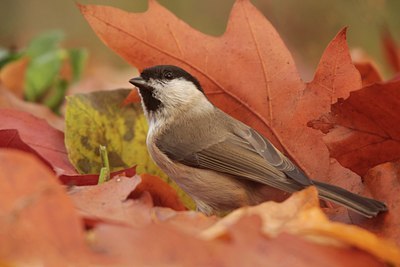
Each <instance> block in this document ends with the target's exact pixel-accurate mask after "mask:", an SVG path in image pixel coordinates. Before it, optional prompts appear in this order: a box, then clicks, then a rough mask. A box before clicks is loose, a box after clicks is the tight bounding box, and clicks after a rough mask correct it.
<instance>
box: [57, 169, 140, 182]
mask: <svg viewBox="0 0 400 267" xmlns="http://www.w3.org/2000/svg"><path fill="white" fill-rule="evenodd" d="M135 174H136V166H133V167H130V168H127V169H123V170H119V171H115V172H111V173H110V177H111V178H114V177H116V176H118V175H123V176H128V177H132V176H134V175H135ZM59 179H60V181H61V183H63V184H65V185H68V186H82V185H97V184H98V183H99V174H75V175H74V174H70V175H65V174H64V175H60V176H59Z"/></svg>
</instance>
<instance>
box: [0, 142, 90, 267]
mask: <svg viewBox="0 0 400 267" xmlns="http://www.w3.org/2000/svg"><path fill="white" fill-rule="evenodd" d="M0 215H1V216H0V218H1V219H0V229H1V230H0V239H1V243H2V244H1V246H0V259H1V263H2V264H3V265H4V266H5V265H7V266H32V265H39V266H78V265H79V264H77V263H80V264H83V265H86V266H87V265H90V264H89V262H90V261H89V253H88V250H87V248H86V243H85V237H84V233H83V230H82V226H81V222H80V220H79V218H78V216H77V214H76V212H75V210H74V207H73V204H72V202H71V200H70V199H69V198H68V197H67V195H66V194H65V190H64V188H63V187H62V186H60V184H59V183H58V181H57V177H55V176H54V174H52V173H51V171H50V170H49V169H48V168H47V167H45V166H44V165H43V164H42V163H41V162H40V161H39V160H38V159H37V158H35V157H34V156H32V155H30V154H28V153H25V152H22V151H17V150H11V149H0ZM85 263H86V264H85Z"/></svg>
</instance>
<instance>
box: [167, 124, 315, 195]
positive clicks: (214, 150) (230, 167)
mask: <svg viewBox="0 0 400 267" xmlns="http://www.w3.org/2000/svg"><path fill="white" fill-rule="evenodd" d="M193 142H196V141H195V140H193ZM161 143H163V144H164V145H162V146H160V149H161V150H162V151H163V152H164V153H166V154H167V155H168V156H169V157H170V158H171V159H173V160H175V161H177V162H180V163H183V164H185V165H189V166H192V167H196V168H204V169H211V170H214V171H218V172H222V173H227V174H230V175H233V176H236V177H238V178H242V179H247V180H251V181H255V182H259V183H262V184H266V185H269V186H272V187H275V188H278V189H281V190H284V191H288V192H293V191H297V190H300V189H302V188H303V187H304V186H305V185H309V184H311V183H312V182H311V181H310V180H309V179H308V178H307V177H306V176H305V175H304V176H303V175H302V172H301V171H300V170H298V168H297V167H296V166H295V165H294V164H293V163H292V162H291V161H290V160H289V159H287V158H286V157H285V156H284V155H283V154H282V153H280V152H279V151H278V150H277V149H276V148H275V147H274V146H272V144H271V143H270V142H269V141H268V140H266V139H265V138H263V137H262V136H261V135H259V134H258V133H257V132H256V131H255V130H253V129H251V128H249V127H246V128H242V129H236V130H235V131H234V132H232V133H229V134H227V135H225V136H224V138H223V139H220V140H219V141H218V142H216V143H214V144H211V145H209V146H207V147H203V148H202V149H201V150H198V151H196V152H194V153H188V151H193V150H191V149H188V150H186V149H185V146H184V145H183V144H182V145H180V146H174V147H168V146H165V142H161ZM293 174H294V175H293ZM292 176H293V177H292Z"/></svg>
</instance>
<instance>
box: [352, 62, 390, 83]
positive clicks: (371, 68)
mask: <svg viewBox="0 0 400 267" xmlns="http://www.w3.org/2000/svg"><path fill="white" fill-rule="evenodd" d="M354 66H355V67H356V68H357V70H358V71H359V72H360V74H361V80H362V85H363V87H365V86H368V85H371V84H374V83H378V82H382V81H383V80H382V77H381V75H380V74H379V72H378V70H377V68H376V67H375V65H374V64H373V63H372V62H371V61H364V62H356V63H354Z"/></svg>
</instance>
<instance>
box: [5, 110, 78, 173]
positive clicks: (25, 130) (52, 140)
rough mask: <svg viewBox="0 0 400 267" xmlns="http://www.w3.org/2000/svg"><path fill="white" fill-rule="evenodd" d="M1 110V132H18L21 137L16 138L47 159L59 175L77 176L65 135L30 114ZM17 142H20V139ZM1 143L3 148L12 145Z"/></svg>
mask: <svg viewBox="0 0 400 267" xmlns="http://www.w3.org/2000/svg"><path fill="white" fill-rule="evenodd" d="M0 110H1V112H0V121H1V124H0V130H11V129H15V130H17V131H18V135H19V137H16V138H19V140H20V141H22V142H24V143H25V144H26V145H28V146H29V147H30V148H31V149H33V150H34V151H35V152H36V153H37V154H39V155H40V156H41V158H43V159H45V160H46V161H47V162H48V163H49V164H50V165H51V166H52V168H53V170H54V171H55V172H56V173H57V174H60V175H61V174H66V175H68V174H72V175H74V174H76V171H75V169H74V167H73V166H72V165H71V163H70V162H69V160H68V156H67V151H66V149H65V146H64V134H63V133H62V132H61V131H59V130H56V129H54V128H52V127H51V126H50V125H49V124H48V123H47V122H46V121H44V120H43V119H39V118H37V117H35V116H33V115H31V114H29V113H26V112H21V111H17V110H12V109H0ZM15 140H16V142H19V141H18V139H15ZM0 142H1V146H2V147H8V145H9V144H10V143H7V142H5V140H0ZM16 148H17V147H16Z"/></svg>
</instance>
